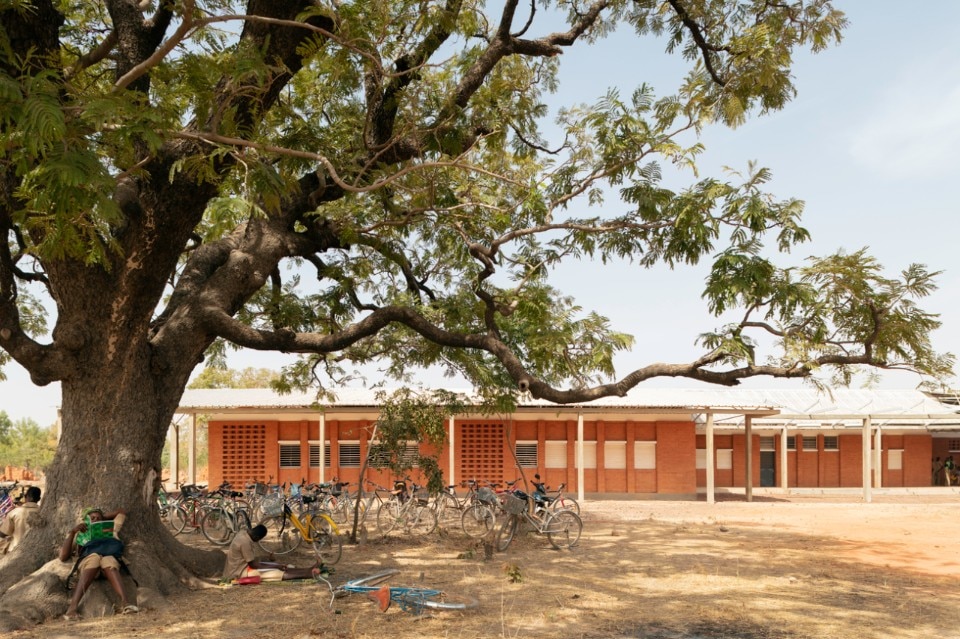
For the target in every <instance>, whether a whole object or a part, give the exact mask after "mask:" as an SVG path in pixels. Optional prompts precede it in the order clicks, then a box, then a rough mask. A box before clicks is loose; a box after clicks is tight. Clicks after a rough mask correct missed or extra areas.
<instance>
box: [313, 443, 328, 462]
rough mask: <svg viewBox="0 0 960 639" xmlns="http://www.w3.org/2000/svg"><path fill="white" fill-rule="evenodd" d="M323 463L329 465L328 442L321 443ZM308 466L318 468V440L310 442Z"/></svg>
mask: <svg viewBox="0 0 960 639" xmlns="http://www.w3.org/2000/svg"><path fill="white" fill-rule="evenodd" d="M323 465H324V466H325V467H327V468H329V467H330V442H324V444H323ZM310 468H320V442H318V441H311V442H310Z"/></svg>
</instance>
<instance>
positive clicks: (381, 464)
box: [340, 441, 420, 468]
mask: <svg viewBox="0 0 960 639" xmlns="http://www.w3.org/2000/svg"><path fill="white" fill-rule="evenodd" d="M400 464H401V465H403V466H407V467H409V468H416V467H417V466H418V465H419V464H420V445H419V444H418V443H417V442H406V443H405V444H404V445H403V450H402V451H401V452H400ZM340 465H341V466H342V465H343V463H342V462H341V464H340ZM389 465H390V454H389V452H388V451H387V450H385V449H384V448H382V447H381V446H380V442H377V441H373V442H370V466H372V467H373V468H386V467H387V466H389Z"/></svg>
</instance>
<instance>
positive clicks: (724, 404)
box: [178, 388, 960, 427]
mask: <svg viewBox="0 0 960 639" xmlns="http://www.w3.org/2000/svg"><path fill="white" fill-rule="evenodd" d="M448 390H451V391H458V392H462V393H464V394H467V395H470V394H471V392H472V391H470V390H469V389H467V390H465V389H448ZM377 393H378V391H376V390H371V389H365V388H339V389H336V391H335V395H336V398H335V400H332V401H331V400H326V399H324V400H321V401H320V402H317V401H316V399H315V396H314V394H313V393H291V394H288V395H280V394H278V393H276V392H274V391H272V390H270V389H198V390H187V391H186V392H185V393H184V395H183V398H182V399H181V402H180V409H179V411H178V412H181V413H193V412H218V411H227V410H230V411H242V410H288V411H292V410H301V411H319V410H321V409H326V410H331V409H337V408H341V409H349V408H376V407H378V406H379V405H380V403H381V402H379V401H378V399H377ZM520 405H521V407H523V408H546V407H549V408H550V409H551V410H556V411H558V412H565V411H571V412H576V411H579V410H587V411H596V410H598V409H616V410H620V411H628V410H631V409H632V410H638V411H642V410H647V411H652V410H657V411H663V412H678V413H679V412H682V413H687V414H691V413H693V414H700V415H701V418H702V416H703V415H705V414H706V413H708V412H714V413H720V414H718V415H717V417H716V419H715V423H716V424H717V425H718V426H728V427H731V426H739V425H742V424H743V414H745V413H753V414H761V413H766V414H769V413H771V412H776V411H779V413H780V414H779V415H774V416H770V417H755V418H754V423H755V424H758V425H761V424H763V425H768V426H769V425H773V424H785V423H786V424H797V423H800V422H810V423H816V424H818V425H819V424H821V423H825V422H832V423H837V424H839V423H840V422H844V421H851V422H853V423H854V424H855V423H856V421H857V420H862V419H863V418H865V417H871V418H875V419H878V420H882V421H887V422H890V421H893V422H896V423H931V422H936V423H939V424H942V425H960V414H958V413H957V412H956V411H955V410H954V409H953V407H949V406H945V405H944V404H942V403H940V402H938V401H937V400H936V399H934V398H932V397H930V396H928V395H926V394H925V393H923V392H921V391H917V390H852V389H837V390H833V391H832V392H830V393H825V392H824V393H821V392H819V391H816V390H813V389H798V390H750V389H728V388H716V389H652V388H634V389H632V390H631V391H630V392H629V393H628V394H627V395H626V396H625V397H604V398H602V399H599V400H595V401H592V402H587V403H583V404H572V405H557V404H554V403H552V402H546V401H538V400H531V401H525V402H521V404H520ZM722 413H731V414H729V415H726V414H722ZM737 413H739V414H737ZM840 425H842V424H840Z"/></svg>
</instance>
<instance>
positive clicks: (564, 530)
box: [496, 491, 583, 552]
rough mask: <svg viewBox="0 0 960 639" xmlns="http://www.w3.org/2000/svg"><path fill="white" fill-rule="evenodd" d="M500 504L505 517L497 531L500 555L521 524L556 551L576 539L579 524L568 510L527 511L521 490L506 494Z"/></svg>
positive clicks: (578, 532)
mask: <svg viewBox="0 0 960 639" xmlns="http://www.w3.org/2000/svg"><path fill="white" fill-rule="evenodd" d="M501 505H502V506H503V509H504V511H505V512H506V514H507V516H506V517H505V518H504V519H503V522H502V523H501V524H500V528H499V529H498V530H497V537H496V547H497V550H499V551H500V552H504V551H506V549H507V548H509V547H510V542H512V541H513V538H514V536H515V535H516V534H517V530H518V529H519V528H520V526H521V525H526V526H529V527H530V528H531V529H532V530H534V531H535V532H537V533H538V534H540V535H546V537H547V539H548V540H549V541H550V545H551V546H553V547H554V548H557V549H559V548H570V547H572V546H574V545H575V544H576V543H577V542H578V541H579V540H580V533H582V532H583V521H582V520H581V519H580V516H579V515H578V514H576V513H575V512H573V511H572V510H558V511H555V512H550V511H546V510H539V511H537V510H534V511H533V512H531V509H530V497H529V496H527V495H526V494H525V493H523V492H522V491H514V492H513V493H506V494H505V495H504V497H503V501H502V504H501Z"/></svg>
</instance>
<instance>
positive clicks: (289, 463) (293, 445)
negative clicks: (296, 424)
mask: <svg viewBox="0 0 960 639" xmlns="http://www.w3.org/2000/svg"><path fill="white" fill-rule="evenodd" d="M280 468H300V442H280Z"/></svg>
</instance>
